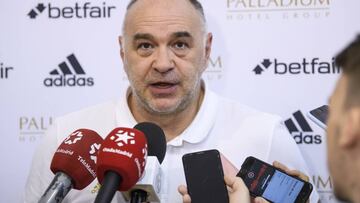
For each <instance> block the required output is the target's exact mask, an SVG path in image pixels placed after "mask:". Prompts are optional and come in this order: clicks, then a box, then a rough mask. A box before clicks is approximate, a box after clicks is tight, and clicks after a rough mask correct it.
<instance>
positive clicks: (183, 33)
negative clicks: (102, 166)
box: [171, 31, 192, 38]
mask: <svg viewBox="0 0 360 203" xmlns="http://www.w3.org/2000/svg"><path fill="white" fill-rule="evenodd" d="M171 36H172V37H173V38H180V37H190V38H192V36H191V34H190V33H189V32H186V31H182V32H175V33H173V34H172V35H171Z"/></svg>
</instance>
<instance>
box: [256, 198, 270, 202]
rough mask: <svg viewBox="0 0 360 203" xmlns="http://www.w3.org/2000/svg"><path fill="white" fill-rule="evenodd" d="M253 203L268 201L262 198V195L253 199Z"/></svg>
mask: <svg viewBox="0 0 360 203" xmlns="http://www.w3.org/2000/svg"><path fill="white" fill-rule="evenodd" d="M254 203H268V201H266V200H265V199H264V198H262V197H256V198H255V199H254Z"/></svg>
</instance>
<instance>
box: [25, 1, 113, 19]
mask: <svg viewBox="0 0 360 203" xmlns="http://www.w3.org/2000/svg"><path fill="white" fill-rule="evenodd" d="M115 9H116V7H115V6H109V5H107V4H106V2H102V5H94V3H92V2H83V3H78V2H75V4H74V5H69V6H64V7H61V6H58V5H54V3H48V4H44V3H38V4H37V5H36V7H35V8H33V9H31V10H30V11H29V12H28V14H27V15H28V16H29V18H30V19H36V18H37V17H38V16H39V15H40V14H42V13H43V12H44V11H45V10H47V14H48V15H47V17H48V18H49V19H59V18H64V19H73V18H76V19H86V18H110V17H111V15H112V13H113V12H114V11H113V10H115Z"/></svg>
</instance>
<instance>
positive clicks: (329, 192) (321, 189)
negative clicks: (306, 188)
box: [312, 175, 337, 202]
mask: <svg viewBox="0 0 360 203" xmlns="http://www.w3.org/2000/svg"><path fill="white" fill-rule="evenodd" d="M312 181H313V183H314V189H316V191H317V192H318V193H319V197H320V202H337V201H336V198H335V195H334V194H333V183H332V180H331V178H330V176H320V175H313V176H312Z"/></svg>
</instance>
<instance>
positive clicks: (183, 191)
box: [178, 185, 188, 196]
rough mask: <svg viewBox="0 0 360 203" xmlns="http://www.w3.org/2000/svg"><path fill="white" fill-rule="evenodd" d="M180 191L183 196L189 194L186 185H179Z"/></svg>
mask: <svg viewBox="0 0 360 203" xmlns="http://www.w3.org/2000/svg"><path fill="white" fill-rule="evenodd" d="M178 191H179V193H180V194H181V195H182V196H185V195H187V194H188V191H187V187H186V186H185V185H179V187H178Z"/></svg>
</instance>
